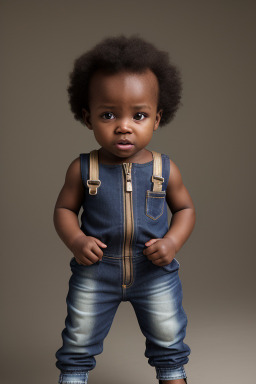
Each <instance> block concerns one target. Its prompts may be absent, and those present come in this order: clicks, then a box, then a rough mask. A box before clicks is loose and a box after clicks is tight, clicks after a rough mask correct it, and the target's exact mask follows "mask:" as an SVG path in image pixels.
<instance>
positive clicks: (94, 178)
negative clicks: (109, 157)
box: [87, 149, 101, 195]
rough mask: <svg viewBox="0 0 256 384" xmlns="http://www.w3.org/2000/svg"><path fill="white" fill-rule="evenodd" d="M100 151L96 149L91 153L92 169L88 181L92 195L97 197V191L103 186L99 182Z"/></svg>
mask: <svg viewBox="0 0 256 384" xmlns="http://www.w3.org/2000/svg"><path fill="white" fill-rule="evenodd" d="M98 160H99V159H98V150H97V149H94V150H93V151H91V152H90V169H89V180H87V186H88V187H89V194H90V195H97V189H98V188H99V187H100V185H101V181H100V180H99V161H98Z"/></svg>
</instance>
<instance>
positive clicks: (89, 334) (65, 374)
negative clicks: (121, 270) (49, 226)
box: [56, 260, 120, 384]
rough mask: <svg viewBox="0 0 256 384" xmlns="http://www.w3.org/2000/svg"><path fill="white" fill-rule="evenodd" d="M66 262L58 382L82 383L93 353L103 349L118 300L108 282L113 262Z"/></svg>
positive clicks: (86, 374) (116, 294) (113, 287)
mask: <svg viewBox="0 0 256 384" xmlns="http://www.w3.org/2000/svg"><path fill="white" fill-rule="evenodd" d="M70 265H71V269H72V272H73V274H72V276H71V278H70V281H69V292H68V295H67V311H68V315H67V317H66V320H65V326H66V327H65V328H64V330H63V331H62V339H63V346H62V347H61V348H60V349H59V350H58V351H57V352H56V358H57V362H56V366H57V368H59V369H60V370H61V374H60V378H59V383H68V382H69V383H70V382H75V383H76V384H86V383H87V379H88V373H89V371H90V370H92V369H94V367H95V365H96V360H95V357H94V356H95V355H98V354H100V353H101V352H102V351H103V340H104V338H105V337H106V336H107V334H108V332H109V330H110V327H111V324H112V322H113V319H114V316H115V313H116V311H117V308H118V305H119V304H120V300H119V297H118V293H117V289H116V287H115V286H113V285H111V279H112V281H113V278H112V276H113V272H115V271H113V268H115V267H116V266H110V265H107V264H105V263H104V261H101V262H100V264H93V265H90V266H83V265H79V264H78V263H77V262H76V261H75V260H72V261H71V263H70ZM110 270H111V271H110ZM104 276H105V277H104Z"/></svg>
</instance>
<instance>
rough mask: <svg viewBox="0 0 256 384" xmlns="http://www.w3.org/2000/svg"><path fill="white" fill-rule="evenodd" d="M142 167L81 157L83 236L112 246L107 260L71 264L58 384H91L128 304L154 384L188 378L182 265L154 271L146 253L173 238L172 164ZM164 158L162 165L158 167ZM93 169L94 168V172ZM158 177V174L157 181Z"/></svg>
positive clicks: (105, 250) (93, 155) (157, 156)
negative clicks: (120, 310) (151, 244)
mask: <svg viewBox="0 0 256 384" xmlns="http://www.w3.org/2000/svg"><path fill="white" fill-rule="evenodd" d="M152 155H153V160H151V161H149V162H147V163H144V164H139V163H123V164H113V165H112V164H102V163H98V151H97V150H94V151H91V152H90V153H85V154H81V155H80V161H81V176H82V180H83V184H84V201H83V213H82V216H81V229H82V231H83V232H84V233H85V234H86V235H87V236H94V237H96V238H98V239H99V240H101V241H102V242H103V243H105V244H106V245H107V248H101V249H102V251H103V257H102V260H101V261H98V262H96V263H94V264H91V265H87V266H86V265H80V264H78V263H77V262H76V260H75V258H74V257H72V259H71V261H70V267H71V271H72V274H71V277H70V280H69V292H68V295H67V299H66V302H67V312H68V313H67V317H66V320H65V328H64V330H63V331H62V340H63V346H62V347H61V348H60V349H59V350H58V351H57V352H56V358H57V362H56V367H57V368H58V369H59V370H60V371H61V372H60V376H59V383H76V384H86V383H87V380H88V374H89V371H90V370H92V369H94V367H95V365H96V360H95V357H94V356H95V355H98V354H100V353H101V352H102V351H103V341H104V339H105V337H106V336H107V334H108V332H109V330H110V327H111V324H112V322H113V319H114V316H115V313H116V311H117V308H118V306H119V304H120V302H122V301H130V303H131V304H132V306H133V308H134V311H135V313H136V317H137V319H138V322H139V326H140V329H141V331H142V333H143V335H144V336H145V338H146V349H145V356H146V357H147V358H148V363H149V364H150V365H151V366H153V367H155V369H156V378H157V379H159V380H168V379H169V380H171V379H180V378H186V373H185V370H184V367H183V364H186V363H187V362H188V355H189V354H190V348H189V347H188V345H187V344H185V343H184V342H183V339H184V338H185V334H186V326H187V316H186V314H185V312H184V309H183V307H182V286H181V281H180V279H179V275H178V270H179V263H178V261H177V260H176V259H173V260H172V262H171V263H170V264H168V265H166V266H157V265H155V264H153V263H152V262H151V261H150V260H149V259H148V258H147V257H146V256H145V255H144V254H143V253H142V252H143V250H144V249H146V248H147V247H146V246H145V243H146V242H147V241H148V240H150V239H151V238H162V237H164V235H165V234H166V232H167V231H168V229H169V228H168V215H167V203H166V199H165V196H166V188H167V184H168V180H169V172H170V160H169V157H168V156H167V155H165V154H160V153H157V152H154V151H152ZM157 159H158V161H157ZM90 165H91V168H90ZM156 173H157V174H156Z"/></svg>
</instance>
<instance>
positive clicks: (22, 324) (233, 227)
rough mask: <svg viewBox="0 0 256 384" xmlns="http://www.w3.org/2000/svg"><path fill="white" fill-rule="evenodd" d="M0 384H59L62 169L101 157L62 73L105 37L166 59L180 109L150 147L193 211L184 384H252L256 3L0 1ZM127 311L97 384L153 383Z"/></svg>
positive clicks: (64, 273)
mask: <svg viewBox="0 0 256 384" xmlns="http://www.w3.org/2000/svg"><path fill="white" fill-rule="evenodd" d="M0 6H1V10H0V28H1V79H0V80H1V117H0V119H1V219H2V220H1V250H2V255H1V328H0V329H1V363H2V366H1V384H14V383H19V384H29V383H31V384H32V383H37V384H46V383H47V384H48V383H49V384H50V383H57V380H58V375H59V371H58V370H57V368H55V356H54V355H55V352H56V350H57V349H58V348H59V347H60V346H61V331H62V329H63V328H64V320H65V316H66V303H65V299H66V294H67V291H68V279H69V277H70V273H71V271H70V267H69V261H70V259H71V257H72V254H71V253H70V251H69V250H68V249H67V248H66V247H65V245H64V243H62V241H61V240H60V239H59V237H58V235H57V233H56V232H55V229H54V225H53V220H52V216H53V209H54V205H55V202H56V199H57V196H58V193H59V191H60V189H61V187H62V185H63V183H64V178H65V173H66V170H67V167H68V165H69V164H70V163H71V161H72V160H73V159H74V158H76V157H77V156H78V155H79V154H80V153H82V152H89V151H90V150H92V149H96V148H99V145H98V143H97V142H96V141H95V139H94V137H93V134H92V132H91V131H89V130H88V129H87V128H86V127H83V126H82V125H81V124H80V123H78V122H77V121H75V120H74V118H73V115H72V113H71V111H70V108H69V105H68V96H67V92H66V88H67V85H68V74H69V72H70V71H71V70H72V67H73V62H74V60H75V58H76V57H78V56H79V55H80V54H82V53H83V52H85V51H86V50H88V49H90V48H92V47H93V46H94V45H95V44H96V43H97V42H99V41H100V40H102V39H103V38H105V37H108V36H117V35H120V34H125V35H127V36H130V35H132V34H134V33H137V34H139V36H141V37H142V38H145V39H146V40H148V41H151V42H152V43H154V44H156V45H157V46H158V47H159V48H160V49H163V50H167V51H168V52H169V53H170V58H171V59H173V61H174V62H175V63H176V64H177V65H178V66H179V68H180V69H181V72H182V76H183V84H184V91H183V98H182V104H183V105H182V107H181V108H180V109H179V111H178V112H177V115H176V117H175V119H174V120H173V122H171V124H169V125H168V126H165V127H163V128H160V129H158V131H157V132H155V134H154V137H153V139H152V141H151V143H150V146H148V149H152V150H155V151H158V152H161V153H166V154H168V155H169V156H170V158H171V159H172V160H173V161H174V162H175V163H176V164H177V165H178V167H179V169H180V171H181V174H182V177H183V182H184V184H185V186H186V187H187V189H188V191H189V193H190V195H191V197H192V199H193V201H194V204H195V207H196V213H197V221H196V226H195V228H194V231H193V233H192V235H191V237H190V239H189V240H188V241H187V242H186V243H185V245H184V246H183V248H182V249H181V250H180V251H179V253H178V254H177V259H178V260H179V262H180V264H181V266H180V272H179V273H180V278H181V281H182V284H183V307H184V309H185V311H186V313H187V316H188V327H187V336H186V338H185V342H186V343H187V344H188V345H189V346H190V348H191V355H190V361H189V364H188V365H186V366H185V369H186V372H187V375H188V383H189V384H204V383H207V384H215V383H216V382H221V383H230V384H231V383H232V384H238V383H241V382H245V381H246V379H248V380H250V382H252V381H253V377H254V366H255V336H256V335H255V321H256V310H255V288H256V287H255V267H256V262H255V243H254V241H255V213H256V212H255V192H256V191H255V189H256V188H255V139H256V137H255V97H256V92H255V89H256V81H255V80H256V74H255V73H256V71H255V67H256V60H255V59H256V54H255V33H256V27H255V25H256V24H255V17H254V15H255V11H256V5H255V2H253V1H248V0H247V1H242V0H241V1H227V0H226V1H199V0H195V1H176V0H175V1H163V0H158V1H157V2H155V1H131V0H130V1H129V2H122V1H113V0H109V1H99V0H94V1H81V0H76V1H67V0H62V1H44V2H40V1H39V0H35V1H28V0H24V1H12V0H11V1H1V2H0ZM144 351H145V338H144V336H143V334H142V333H141V331H140V329H139V325H138V323H137V320H136V317H135V313H134V311H133V308H132V306H131V304H130V303H127V302H126V303H121V304H120V306H119V308H118V311H117V314H116V316H115V318H114V322H113V324H112V327H111V330H110V332H109V334H108V336H107V338H106V339H105V341H104V349H103V353H102V354H101V355H98V356H96V362H97V364H96V368H95V369H94V370H93V371H91V372H90V376H89V383H90V384H95V383H101V382H104V383H105V384H114V383H122V384H133V383H141V384H143V383H145V384H146V383H147V384H157V380H156V377H155V369H154V368H153V367H151V366H149V365H148V363H147V359H146V358H145V356H144Z"/></svg>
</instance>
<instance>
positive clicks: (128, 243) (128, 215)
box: [122, 163, 134, 288]
mask: <svg viewBox="0 0 256 384" xmlns="http://www.w3.org/2000/svg"><path fill="white" fill-rule="evenodd" d="M123 170H124V183H123V185H124V189H123V190H124V199H123V201H124V242H123V253H122V260H123V284H122V286H123V288H127V287H129V286H130V285H132V282H133V268H132V239H133V232H134V222H133V204H132V163H123Z"/></svg>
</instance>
